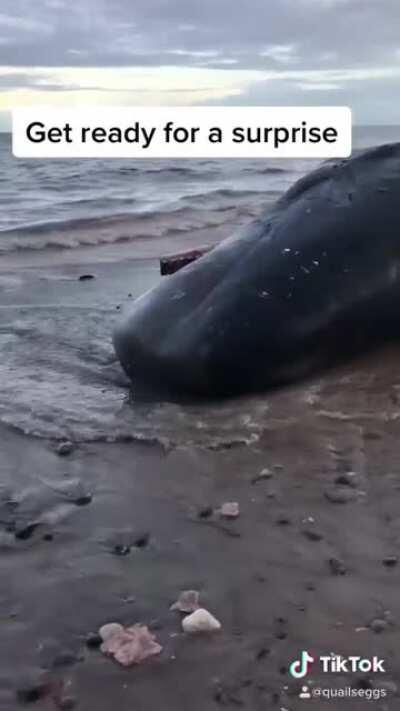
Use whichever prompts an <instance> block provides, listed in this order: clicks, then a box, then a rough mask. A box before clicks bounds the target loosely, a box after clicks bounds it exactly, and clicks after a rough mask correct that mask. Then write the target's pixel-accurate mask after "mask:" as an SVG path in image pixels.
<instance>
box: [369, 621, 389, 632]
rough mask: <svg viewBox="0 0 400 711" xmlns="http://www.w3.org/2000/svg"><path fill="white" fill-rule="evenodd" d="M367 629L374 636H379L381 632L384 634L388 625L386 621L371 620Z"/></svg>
mask: <svg viewBox="0 0 400 711" xmlns="http://www.w3.org/2000/svg"><path fill="white" fill-rule="evenodd" d="M369 627H370V629H371V631H372V632H375V634H381V633H382V632H385V630H387V628H388V627H389V625H388V623H387V621H386V620H381V619H379V618H377V619H376V620H372V622H371V624H370V626H369Z"/></svg>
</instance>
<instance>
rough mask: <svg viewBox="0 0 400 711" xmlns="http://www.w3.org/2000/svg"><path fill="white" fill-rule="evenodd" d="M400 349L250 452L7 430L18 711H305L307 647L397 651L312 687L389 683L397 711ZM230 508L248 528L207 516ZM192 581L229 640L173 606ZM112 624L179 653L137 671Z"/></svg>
mask: <svg viewBox="0 0 400 711" xmlns="http://www.w3.org/2000/svg"><path fill="white" fill-rule="evenodd" d="M398 357H399V350H398V348H392V349H389V350H387V351H386V352H383V353H380V354H378V355H376V354H375V355H372V356H370V357H369V358H367V359H365V360H362V361H358V362H355V363H352V364H350V365H348V366H346V367H342V368H341V369H338V370H336V371H332V372H330V373H328V374H327V375H325V376H324V377H323V378H319V379H317V380H315V381H314V382H312V383H307V384H305V385H302V386H296V387H295V388H292V389H287V390H284V391H281V392H276V393H274V394H273V395H270V396H268V398H266V400H267V401H268V412H267V414H266V415H265V417H264V419H263V421H262V422H261V423H259V426H258V438H257V439H254V441H253V442H250V443H247V444H246V443H240V441H232V442H231V444H230V445H229V444H225V445H224V444H222V443H221V444H220V445H216V444H214V445H213V444H210V442H207V441H205V442H204V443H202V442H201V439H200V440H199V442H198V443H197V444H196V445H193V444H191V445H186V446H185V445H184V444H181V445H179V444H178V445H175V446H174V445H171V444H170V445H169V446H162V445H161V444H159V443H154V444H151V443H149V442H148V443H143V444H140V443H137V442H116V443H113V444H112V443H109V442H86V443H85V442H80V443H78V444H77V445H76V446H75V447H74V450H73V452H72V453H71V454H70V455H69V456H68V457H60V456H59V455H57V453H56V452H55V447H56V442H55V441H52V440H51V439H43V438H40V439H37V438H34V437H29V436H26V435H23V434H21V433H20V432H18V431H16V430H13V429H11V428H7V427H5V426H2V427H1V455H2V456H1V464H0V466H1V481H2V484H1V489H0V521H1V532H0V551H1V553H0V554H1V578H0V604H1V642H0V649H1V652H0V654H1V665H0V668H1V672H0V708H1V709H2V710H3V709H4V711H14V709H17V708H20V707H21V705H23V696H24V693H25V692H31V695H32V694H33V697H34V696H35V690H36V692H37V693H38V695H40V693H41V690H42V691H43V689H42V687H41V684H42V682H43V681H45V683H46V685H47V686H46V690H47V692H48V693H45V695H44V696H43V697H42V698H39V700H38V701H36V702H35V703H33V702H32V707H34V708H38V709H46V710H47V709H54V708H57V707H61V708H70V707H72V706H73V707H75V708H77V709H82V711H94V710H96V711H103V710H104V711H106V710H107V711H109V709H111V708H115V709H118V710H119V711H125V710H126V711H128V710H129V711H132V709H138V710H140V711H142V710H143V711H148V710H149V711H153V710H154V711H156V709H162V710H163V711H186V710H188V711H189V709H190V710H193V711H197V710H198V711H214V710H215V711H217V710H218V709H223V708H232V709H235V708H244V709H249V710H251V711H253V710H254V711H258V710H260V711H261V710H264V709H271V711H272V710H273V709H277V710H278V709H279V710H285V711H297V710H298V709H302V708H304V704H306V703H307V702H306V701H302V700H300V699H299V698H298V694H299V689H300V683H299V682H295V681H293V680H291V679H290V677H289V675H288V672H287V670H288V665H289V663H290V662H291V661H293V660H294V659H296V658H298V656H299V653H300V652H301V650H303V649H307V650H309V651H310V652H311V653H313V654H315V656H318V655H322V654H328V653H329V652H335V653H338V654H342V655H345V656H349V655H360V656H367V657H371V656H373V655H377V656H379V657H380V658H383V659H385V664H386V667H387V673H386V674H384V675H376V676H375V677H371V676H369V675H368V674H367V675H363V674H355V675H354V674H353V675H349V676H347V677H346V676H343V675H342V676H340V675H339V676H337V675H324V677H323V676H322V675H321V674H319V673H316V674H312V675H311V679H309V680H308V683H310V685H313V684H314V685H315V686H318V685H323V686H324V687H327V686H332V687H337V686H349V685H352V686H354V687H360V688H373V687H376V688H383V687H384V688H385V689H386V691H387V693H388V697H387V698H386V699H385V700H381V701H379V702H378V701H375V702H371V704H373V707H374V708H377V709H380V711H383V710H384V709H397V708H398V703H399V702H398V696H397V688H398V684H399V683H400V666H399V660H398V654H397V649H398V646H399V641H400V638H399V635H400V632H399V620H400V601H399V595H398V588H399V582H400V568H399V566H398V565H397V564H396V563H397V559H396V560H394V561H390V562H391V563H392V565H390V564H389V563H388V561H386V562H387V563H388V564H386V565H385V562H384V561H385V559H386V558H388V557H389V556H397V555H398V553H399V531H400V528H399V527H400V516H399V503H400V482H399V459H400V457H399V451H398V437H399V427H400V419H399V418H400V405H399V397H400V392H399V388H400V379H399V378H400V375H399V367H398ZM246 407H247V404H246V401H243V411H245V410H246ZM263 469H268V470H269V473H268V474H267V476H266V477H264V478H260V479H258V475H259V474H260V472H261V471H262V470H263ZM349 472H353V474H350V475H349V474H348V473H349ZM338 477H339V478H338ZM77 480H79V481H80V484H78V483H77ZM338 492H339V495H338ZM343 492H344V493H343ZM337 499H339V501H338V500H337ZM224 501H237V502H239V504H240V516H239V518H238V519H237V520H235V521H224V522H222V521H221V520H220V519H219V518H218V517H216V516H211V517H209V518H202V517H201V516H200V515H199V514H200V513H201V512H203V513H204V509H207V508H209V507H210V508H214V507H215V508H216V507H218V505H220V504H221V502H224ZM13 502H14V503H13ZM78 504H80V505H78ZM31 524H38V525H37V526H31ZM126 549H127V550H126ZM121 552H122V554H121ZM188 588H194V589H197V590H199V591H200V596H201V602H202V604H203V605H204V606H205V607H206V608H207V609H208V610H210V611H211V612H212V613H213V614H214V615H215V616H216V617H217V618H218V619H219V620H220V621H221V624H222V631H221V632H219V633H215V634H214V635H210V636H199V637H196V636H195V637H190V636H189V637H188V636H187V635H184V634H183V633H182V630H181V622H180V616H179V613H177V612H172V611H170V610H169V607H170V605H171V603H172V602H173V601H174V600H176V598H177V596H178V594H179V593H180V591H181V590H184V589H188ZM377 619H378V620H383V622H382V624H380V623H376V622H375V623H374V621H376V620H377ZM111 621H112V622H114V621H118V622H121V623H123V624H127V625H128V624H133V623H136V622H142V623H144V624H148V625H149V626H150V628H152V629H153V631H154V633H155V634H156V636H157V639H158V641H159V642H160V643H161V644H162V646H163V652H162V654H161V655H160V656H159V657H155V658H154V659H152V660H147V661H146V662H144V663H143V664H142V665H141V666H138V667H135V668H130V669H123V668H122V667H119V666H117V665H116V664H115V663H114V662H113V661H111V660H110V659H109V658H106V657H105V656H104V655H102V654H101V652H100V651H99V650H98V649H90V648H88V646H87V644H86V640H87V637H88V635H90V634H91V633H94V632H96V631H97V629H98V628H99V627H100V626H101V625H102V624H104V623H106V622H111ZM371 624H372V628H371ZM374 630H375V631H374ZM378 630H379V632H378ZM18 691H19V696H18ZM28 697H29V693H28ZM310 703H312V704H314V707H315V708H318V711H319V710H321V711H323V710H324V709H333V708H334V709H338V710H341V709H345V708H351V709H354V711H365V708H368V707H369V703H370V702H367V701H366V700H365V699H360V700H354V699H353V700H347V699H345V700H341V701H340V700H339V701H338V700H331V701H322V700H313V701H311V702H310ZM63 704H64V706H63ZM68 704H70V705H71V706H68Z"/></svg>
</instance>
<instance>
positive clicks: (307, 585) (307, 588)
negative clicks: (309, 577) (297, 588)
mask: <svg viewBox="0 0 400 711" xmlns="http://www.w3.org/2000/svg"><path fill="white" fill-rule="evenodd" d="M315 589H316V587H315V585H314V583H307V584H306V590H308V591H309V592H314V590H315Z"/></svg>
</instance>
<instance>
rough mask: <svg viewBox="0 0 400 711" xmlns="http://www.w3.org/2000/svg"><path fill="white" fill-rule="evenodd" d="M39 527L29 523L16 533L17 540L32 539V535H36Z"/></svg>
mask: <svg viewBox="0 0 400 711" xmlns="http://www.w3.org/2000/svg"><path fill="white" fill-rule="evenodd" d="M38 526H39V524H38V523H29V524H28V525H27V526H25V527H24V528H19V529H18V530H17V531H15V533H14V535H15V538H17V539H18V540H19V541H26V540H28V538H30V537H31V536H32V534H33V533H34V531H35V530H36V529H37V527H38Z"/></svg>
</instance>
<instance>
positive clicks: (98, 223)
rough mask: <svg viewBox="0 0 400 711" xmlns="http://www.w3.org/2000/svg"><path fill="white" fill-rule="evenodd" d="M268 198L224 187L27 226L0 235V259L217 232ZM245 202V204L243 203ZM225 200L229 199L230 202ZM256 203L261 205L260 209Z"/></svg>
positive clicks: (251, 213) (265, 194) (239, 221)
mask: <svg viewBox="0 0 400 711" xmlns="http://www.w3.org/2000/svg"><path fill="white" fill-rule="evenodd" d="M273 195H274V197H276V195H277V194H275V193H273ZM250 196H252V197H253V200H251V199H250ZM267 196H268V193H260V194H258V195H257V194H256V193H254V192H253V191H234V190H229V189H225V188H224V189H220V190H215V191H211V193H208V194H198V195H190V196H185V197H184V198H181V199H179V200H177V201H176V202H174V203H171V204H170V205H169V206H165V207H164V208H163V209H154V210H151V209H148V210H146V211H142V212H128V213H119V214H114V215H108V216H98V217H74V218H69V219H64V220H63V219H60V220H48V221H42V222H33V223H26V224H23V225H21V226H18V227H12V228H9V229H6V230H2V231H0V254H2V253H3V254H4V253H9V252H18V251H38V250H43V249H47V248H57V249H75V248H78V247H81V246H86V247H87V246H97V245H105V244H116V243H119V242H129V241H132V242H134V241H135V240H137V239H148V240H151V239H152V238H162V237H168V236H170V235H172V234H174V233H176V234H180V235H182V234H183V233H185V232H187V233H190V232H192V231H193V230H205V229H213V228H215V227H219V226H221V225H222V224H223V223H225V222H226V223H227V224H229V225H234V224H235V223H236V224H240V223H241V221H242V220H243V219H244V218H247V217H248V218H250V217H253V216H254V215H255V214H257V212H261V210H263V209H264V207H265V205H266V204H268V203H267V201H266V200H265V197H267ZM241 197H242V198H247V199H246V200H243V201H241V200H240V198H241ZM261 197H262V198H263V199H262V200H261ZM269 197H272V196H271V195H269ZM223 198H228V202H224V199H223ZM255 202H256V203H258V204H257V205H256V209H255V208H254V203H255Z"/></svg>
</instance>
